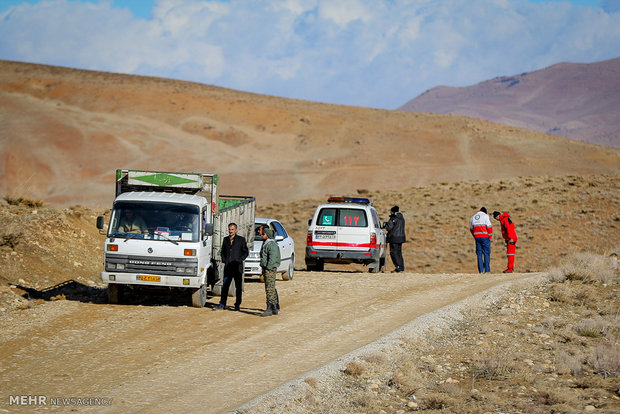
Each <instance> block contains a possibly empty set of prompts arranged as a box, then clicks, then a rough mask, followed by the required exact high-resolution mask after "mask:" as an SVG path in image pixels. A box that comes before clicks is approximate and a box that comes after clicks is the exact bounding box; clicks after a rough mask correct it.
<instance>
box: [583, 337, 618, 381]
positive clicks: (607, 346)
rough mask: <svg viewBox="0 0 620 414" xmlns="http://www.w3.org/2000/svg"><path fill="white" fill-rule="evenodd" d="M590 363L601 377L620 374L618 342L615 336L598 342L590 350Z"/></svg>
mask: <svg viewBox="0 0 620 414" xmlns="http://www.w3.org/2000/svg"><path fill="white" fill-rule="evenodd" d="M589 362H590V365H591V366H592V368H594V370H595V371H596V372H597V373H599V374H600V375H602V376H603V377H605V378H607V377H617V376H619V375H620V343H619V342H618V339H617V338H616V337H612V338H609V340H607V341H603V342H600V343H599V344H597V345H596V348H595V349H594V351H593V352H592V357H591V358H590V361H589Z"/></svg>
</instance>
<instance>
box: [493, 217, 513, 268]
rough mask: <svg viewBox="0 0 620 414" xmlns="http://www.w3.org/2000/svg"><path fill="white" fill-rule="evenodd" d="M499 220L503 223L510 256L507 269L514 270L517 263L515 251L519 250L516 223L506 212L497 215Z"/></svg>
mask: <svg viewBox="0 0 620 414" xmlns="http://www.w3.org/2000/svg"><path fill="white" fill-rule="evenodd" d="M497 220H499V223H500V224H501V225H502V237H503V238H504V241H506V256H507V257H508V267H507V268H506V270H507V271H508V270H509V271H512V270H513V269H514V265H515V252H516V250H517V232H516V231H515V224H514V223H513V222H512V220H511V219H510V214H508V213H506V212H504V213H502V214H500V215H499V216H497Z"/></svg>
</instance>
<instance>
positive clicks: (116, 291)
mask: <svg viewBox="0 0 620 414" xmlns="http://www.w3.org/2000/svg"><path fill="white" fill-rule="evenodd" d="M124 287H125V286H123V285H119V284H116V283H108V303H113V304H117V303H122V302H123V290H124V289H123V288H124Z"/></svg>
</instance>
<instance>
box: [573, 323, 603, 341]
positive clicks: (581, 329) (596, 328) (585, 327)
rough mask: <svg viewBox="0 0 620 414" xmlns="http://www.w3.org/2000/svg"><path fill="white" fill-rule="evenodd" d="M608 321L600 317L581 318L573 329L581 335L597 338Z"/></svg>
mask: <svg viewBox="0 0 620 414" xmlns="http://www.w3.org/2000/svg"><path fill="white" fill-rule="evenodd" d="M607 327H608V323H607V322H605V321H604V320H603V319H601V318H597V319H583V320H582V321H580V322H579V323H577V325H575V331H577V333H578V334H579V335H581V336H587V337H589V338H598V337H600V336H602V335H603V334H604V333H605V330H606V329H607Z"/></svg>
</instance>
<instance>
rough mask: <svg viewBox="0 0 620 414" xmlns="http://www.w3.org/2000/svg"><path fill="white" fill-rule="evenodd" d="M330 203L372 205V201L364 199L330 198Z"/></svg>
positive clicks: (328, 200)
mask: <svg viewBox="0 0 620 414" xmlns="http://www.w3.org/2000/svg"><path fill="white" fill-rule="evenodd" d="M327 202H328V203H357V204H370V200H369V199H367V198H362V197H329V198H328V199H327Z"/></svg>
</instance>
